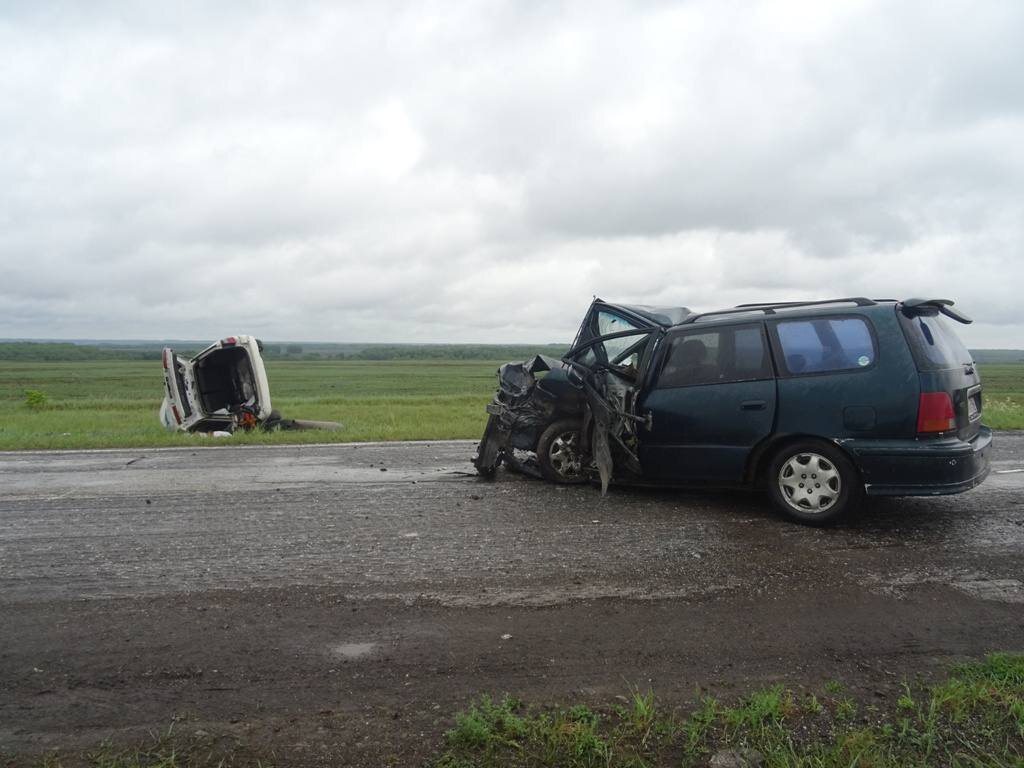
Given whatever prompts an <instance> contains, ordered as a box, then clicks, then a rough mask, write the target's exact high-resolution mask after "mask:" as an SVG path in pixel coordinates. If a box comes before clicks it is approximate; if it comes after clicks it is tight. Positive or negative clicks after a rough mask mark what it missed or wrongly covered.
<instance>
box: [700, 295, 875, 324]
mask: <svg viewBox="0 0 1024 768" xmlns="http://www.w3.org/2000/svg"><path fill="white" fill-rule="evenodd" d="M877 303H878V302H876V301H873V300H872V299H867V298H865V297H863V296H851V297H847V298H842V299H822V300H819V301H777V302H769V303H762V304H737V305H736V306H735V307H732V308H731V309H716V310H713V311H711V312H700V313H697V314H694V315H690V316H689V317H687V318H686V319H685V320H683V322H682V323H681V325H682V324H688V323H692V322H694V321H696V320H699V319H700V318H702V317H708V316H710V315H733V314H742V313H744V312H764V313H765V314H766V315H774V314H775V310H777V309H790V308H793V307H815V306H820V305H823V304H855V305H856V306H858V307H871V306H874V305H875V304H877Z"/></svg>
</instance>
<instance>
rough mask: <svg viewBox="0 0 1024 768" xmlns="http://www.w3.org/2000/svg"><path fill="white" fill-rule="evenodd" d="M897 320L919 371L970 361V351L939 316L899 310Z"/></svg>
mask: <svg viewBox="0 0 1024 768" xmlns="http://www.w3.org/2000/svg"><path fill="white" fill-rule="evenodd" d="M900 323H901V324H902V325H903V330H904V331H906V335H907V340H908V341H909V342H910V348H911V349H912V350H913V352H914V359H915V360H917V367H918V368H919V369H921V370H922V371H942V370H946V369H949V368H959V367H961V366H962V365H964V364H965V363H970V362H971V359H972V357H971V353H970V352H969V351H967V348H966V347H965V346H964V345H963V342H962V341H960V339H959V338H957V335H956V333H955V332H954V331H953V329H952V328H950V327H949V324H948V323H947V322H946V321H945V320H944V319H943V318H942V316H940V315H938V314H936V315H934V316H932V317H928V316H927V315H920V314H915V315H912V316H910V317H908V316H907V315H905V314H903V313H902V312H901V313H900Z"/></svg>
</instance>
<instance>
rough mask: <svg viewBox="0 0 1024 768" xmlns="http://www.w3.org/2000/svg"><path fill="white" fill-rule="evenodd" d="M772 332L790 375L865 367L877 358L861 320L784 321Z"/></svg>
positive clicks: (855, 318)
mask: <svg viewBox="0 0 1024 768" xmlns="http://www.w3.org/2000/svg"><path fill="white" fill-rule="evenodd" d="M775 332H776V333H777V334H778V336H779V345H780V346H781V347H782V364H783V366H784V368H785V369H786V372H787V373H789V374H790V375H791V376H800V375H803V374H808V373H827V372H830V371H847V370H857V369H859V368H867V367H868V366H870V365H871V364H872V363H874V362H875V359H876V357H877V352H876V350H875V341H874V338H873V337H872V335H871V329H870V328H868V324H867V322H866V321H865V320H864V319H863V318H860V317H816V318H811V319H807V320H784V321H782V322H779V323H778V324H776V326H775Z"/></svg>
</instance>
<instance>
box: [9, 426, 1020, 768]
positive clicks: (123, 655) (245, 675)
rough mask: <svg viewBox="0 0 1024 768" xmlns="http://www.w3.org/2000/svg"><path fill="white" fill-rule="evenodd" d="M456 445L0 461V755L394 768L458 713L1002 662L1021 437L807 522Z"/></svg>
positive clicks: (859, 683)
mask: <svg viewBox="0 0 1024 768" xmlns="http://www.w3.org/2000/svg"><path fill="white" fill-rule="evenodd" d="M472 449H473V446H472V444H471V443H468V442H446V443H403V444H393V445H361V446H344V445H336V446H323V447H317V446H306V447H297V446H281V447H274V448H270V447H268V448H229V447H228V448H225V447H218V448H213V449H198V448H197V449H196V450H189V449H184V450H163V451H159V450H155V451H154V450H151V451H99V452H66V453H36V454H30V453H18V454H0V488H2V489H3V490H2V494H0V755H7V756H9V757H8V762H10V763H12V764H22V763H24V764H31V762H32V760H33V756H35V755H38V754H40V753H42V752H44V751H47V750H51V749H62V750H78V749H82V748H85V747H88V746H90V745H94V744H96V743H98V742H99V741H101V740H102V739H104V738H108V737H112V738H113V739H114V740H115V742H117V743H122V742H123V743H131V742H132V741H133V740H138V739H140V738H143V737H144V735H145V734H146V733H148V732H150V731H160V730H166V729H167V727H168V726H169V725H171V724H172V723H174V727H175V728H176V729H177V730H178V732H179V733H193V732H199V733H213V734H228V735H232V736H235V737H237V738H238V739H239V740H240V741H241V742H242V743H243V744H244V745H245V749H246V750H248V751H250V752H251V753H252V754H259V755H263V756H265V757H269V758H270V759H271V761H273V762H274V763H275V764H278V765H317V764H323V765H360V766H380V765H387V764H393V765H418V764H420V763H421V762H422V761H423V760H424V759H426V758H427V757H429V756H430V755H431V754H433V753H434V752H435V750H436V749H437V748H438V746H439V744H440V743H441V740H442V738H443V732H444V730H445V729H446V728H448V727H450V724H451V720H452V716H453V714H454V713H455V712H456V711H458V710H459V709H461V708H462V707H464V706H465V705H466V704H467V703H468V702H469V700H471V699H472V698H473V697H475V696H477V695H479V694H481V693H490V694H501V693H504V692H508V693H512V694H515V695H517V696H519V697H521V698H523V699H526V700H529V701H533V702H537V703H545V702H548V703H555V702H569V701H572V702H586V703H592V704H600V703H607V702H609V701H611V700H614V697H615V696H616V695H620V694H624V693H627V692H628V690H629V687H630V686H634V685H636V686H640V687H642V688H646V687H648V686H650V687H652V688H653V689H654V691H655V692H656V693H657V694H658V696H659V697H660V699H661V700H662V702H664V703H665V704H667V705H669V706H683V705H685V704H687V703H688V702H691V701H693V700H694V699H695V698H696V697H697V696H698V695H699V693H700V692H702V691H704V692H707V691H710V692H712V693H714V694H716V695H720V696H724V697H733V696H738V695H741V694H743V693H745V692H747V691H750V690H752V689H755V688H760V687H763V686H765V685H768V684H771V683H774V682H784V683H786V684H787V685H789V686H791V687H793V688H797V689H799V688H801V687H815V686H819V687H820V686H821V685H822V684H823V683H824V682H825V681H827V680H832V679H837V680H842V681H844V682H845V683H847V685H848V686H850V687H852V688H853V691H854V693H855V694H857V695H858V696H861V697H868V698H870V697H872V696H884V695H889V694H891V693H893V692H894V691H896V690H898V688H899V687H900V684H901V682H902V681H903V680H904V679H907V678H913V677H915V676H918V675H920V676H923V677H925V678H928V677H930V676H933V675H938V674H940V673H942V672H943V671H944V670H945V668H946V666H947V665H948V664H949V663H950V662H951V661H953V660H958V659H962V658H968V657H972V658H973V657H978V656H981V655H983V654H985V653H987V652H990V651H994V650H1017V651H1019V650H1022V649H1024V583H1022V579H1024V472H1016V471H1014V470H1017V469H1024V435H1022V434H1020V433H1017V434H1011V433H1001V434H1000V435H998V438H997V442H996V453H995V461H994V470H995V471H994V473H993V475H992V476H991V477H990V479H989V480H988V481H986V483H985V484H984V485H982V486H981V487H980V488H978V489H976V490H974V491H971V492H970V493H967V494H964V495H962V496H957V497H947V498H936V499H904V500H875V501H872V502H870V503H869V505H868V506H867V508H866V509H865V510H864V511H863V512H862V513H860V514H858V515H857V516H855V517H854V518H852V519H850V520H849V521H848V522H846V523H845V524H843V525H841V526H839V527H837V528H833V529H825V530H818V529H810V528H804V527H800V526H796V525H793V524H790V523H787V522H784V521H783V520H782V519H780V518H778V517H777V516H776V515H775V514H774V513H773V512H772V510H771V508H770V507H769V505H768V504H767V502H766V501H765V500H764V499H762V498H761V497H759V496H757V495H748V494H740V493H722V492H706V493H681V492H678V491H668V490H657V491H652V490H635V489H634V490H629V489H615V488H613V489H612V491H611V492H610V493H609V495H608V496H607V497H605V498H602V497H601V496H600V495H599V493H598V492H597V491H596V490H595V489H593V488H590V487H572V488H559V487H554V486H551V485H547V484H545V483H543V482H540V481H534V480H530V479H527V478H523V477H518V476H515V475H512V474H509V473H504V472H501V473H499V475H498V477H497V478H496V479H495V480H494V481H492V482H487V481H483V480H480V479H477V478H476V477H474V476H472V474H471V467H470V465H469V463H468V459H469V456H470V454H471V453H472Z"/></svg>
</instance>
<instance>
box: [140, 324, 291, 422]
mask: <svg viewBox="0 0 1024 768" xmlns="http://www.w3.org/2000/svg"><path fill="white" fill-rule="evenodd" d="M262 348H263V345H262V344H261V343H260V341H259V339H257V338H255V337H253V336H228V337H226V338H224V339H221V340H220V341H218V342H215V343H213V344H211V345H210V346H208V347H207V348H206V349H204V350H203V351H202V352H200V353H199V354H198V355H196V356H195V357H193V358H192V359H191V360H189V359H187V358H184V357H182V356H181V355H177V354H175V353H174V350H173V349H170V348H169V347H168V348H165V349H164V352H163V366H164V385H165V386H164V389H165V392H164V402H163V405H161V407H160V421H161V423H162V424H163V425H164V426H165V427H166V428H167V429H170V430H173V431H180V432H233V431H235V430H236V429H252V428H253V427H256V426H272V422H273V420H274V419H275V417H276V421H278V422H279V421H281V419H280V417H279V416H277V415H276V414H274V413H273V410H272V408H271V405H270V384H268V383H267V371H266V369H265V368H264V367H263V356H262V355H261V354H260V353H261V351H262Z"/></svg>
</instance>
